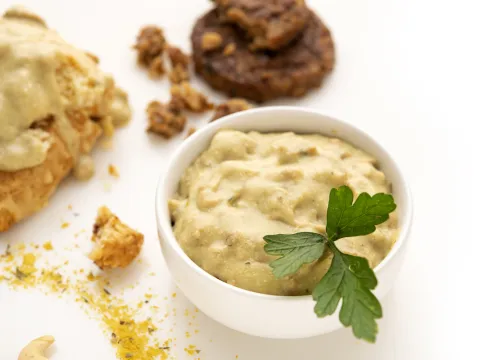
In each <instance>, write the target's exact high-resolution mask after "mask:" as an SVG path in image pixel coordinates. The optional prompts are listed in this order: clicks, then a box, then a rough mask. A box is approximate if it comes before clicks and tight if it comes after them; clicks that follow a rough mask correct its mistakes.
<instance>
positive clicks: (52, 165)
mask: <svg viewBox="0 0 480 360" xmlns="http://www.w3.org/2000/svg"><path fill="white" fill-rule="evenodd" d="M75 127H76V129H77V130H78V131H79V132H80V134H81V148H82V150H83V152H89V151H90V150H91V149H92V147H93V145H94V144H95V141H96V140H97V138H98V137H99V136H100V134H101V132H102V131H101V128H100V126H99V125H97V124H96V123H94V122H93V121H91V120H89V119H88V120H87V119H84V121H83V123H82V122H81V121H78V119H77V120H76V121H75ZM48 132H49V133H50V134H51V135H52V138H53V143H52V146H51V147H50V149H49V151H48V154H47V158H46V160H45V161H44V162H43V163H42V164H40V165H38V166H35V167H32V168H28V169H23V170H20V171H15V172H4V171H0V232H3V231H7V230H8V229H9V228H10V227H11V226H12V225H13V224H15V223H17V222H19V221H20V220H22V219H24V218H26V217H27V216H29V215H31V214H33V213H34V212H36V211H38V210H40V209H41V208H43V207H44V206H45V205H47V204H48V199H49V198H50V196H51V195H52V194H53V193H54V192H55V190H56V188H57V186H58V184H59V183H60V182H61V181H62V180H63V179H64V178H65V176H67V175H68V174H69V173H70V171H71V170H72V167H73V164H74V160H73V157H72V155H70V153H69V151H68V149H67V147H66V145H65V144H64V142H63V141H62V139H61V138H60V136H59V135H58V133H57V132H56V131H55V129H54V128H53V127H50V128H49V130H48Z"/></svg>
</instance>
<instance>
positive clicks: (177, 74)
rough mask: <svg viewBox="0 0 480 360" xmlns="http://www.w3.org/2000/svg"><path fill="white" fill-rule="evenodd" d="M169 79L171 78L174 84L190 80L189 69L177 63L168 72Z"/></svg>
mask: <svg viewBox="0 0 480 360" xmlns="http://www.w3.org/2000/svg"><path fill="white" fill-rule="evenodd" d="M168 80H170V82H171V83H172V84H180V83H182V82H183V81H188V80H190V75H189V74H188V69H186V68H184V67H183V66H181V65H175V67H173V68H172V69H171V70H170V72H169V73H168Z"/></svg>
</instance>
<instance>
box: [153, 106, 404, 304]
mask: <svg viewBox="0 0 480 360" xmlns="http://www.w3.org/2000/svg"><path fill="white" fill-rule="evenodd" d="M272 111H273V112H276V111H287V112H292V113H294V112H296V113H305V114H310V115H314V116H319V117H327V118H329V119H331V120H333V121H334V122H337V123H338V124H340V125H341V126H342V127H347V128H350V130H353V131H354V132H357V133H359V134H360V135H361V136H362V137H363V138H365V139H366V140H367V141H369V142H371V143H373V144H374V145H376V146H377V147H378V148H379V149H381V151H383V152H384V154H385V155H386V157H387V158H388V161H389V162H390V163H391V164H390V165H391V166H392V167H393V168H394V169H395V171H396V172H397V173H398V175H399V179H400V181H399V184H401V187H402V188H403V192H404V193H405V195H406V196H405V199H404V207H405V216H404V218H402V220H403V225H402V228H401V229H400V232H399V234H398V237H397V240H396V242H395V244H394V245H393V247H392V249H391V250H390V251H389V252H388V254H387V256H386V257H385V258H384V259H383V260H382V261H381V262H380V263H379V264H378V265H377V266H376V267H375V268H374V269H373V270H374V272H375V274H378V273H379V272H380V271H381V270H382V269H383V268H384V267H385V266H386V265H387V264H388V263H389V262H390V261H391V259H393V258H394V257H395V256H396V255H397V253H398V252H399V250H400V248H401V247H402V246H405V245H406V242H407V239H408V236H409V233H410V229H411V225H412V217H413V199H412V194H411V191H410V188H409V186H408V183H407V181H406V178H405V175H404V173H403V172H402V171H401V168H400V167H399V166H398V164H397V161H396V160H395V159H394V158H393V157H392V156H391V153H390V152H389V151H388V150H387V149H386V148H385V146H384V145H383V144H382V143H381V142H379V141H377V140H376V139H374V138H373V137H372V136H370V135H369V134H368V133H367V132H366V131H364V130H362V129H361V128H359V127H358V126H357V125H353V124H351V123H349V122H346V121H344V120H340V119H338V118H336V117H334V116H330V115H327V114H325V113H323V112H320V111H319V110H317V109H311V108H306V107H297V106H267V107H262V108H254V109H249V110H245V111H241V112H238V113H234V114H231V115H227V116H225V117H223V118H221V119H219V120H216V121H215V122H213V123H209V124H207V126H205V127H203V128H202V129H200V130H198V131H196V132H195V133H194V134H193V135H191V136H190V137H189V138H188V139H186V140H184V141H183V142H182V143H181V144H180V146H179V147H178V148H177V149H176V150H175V151H174V153H173V155H172V156H171V158H170V160H169V162H168V163H167V166H166V168H165V170H164V172H163V174H162V175H161V176H160V179H159V181H158V183H157V189H156V194H155V217H156V221H157V231H158V232H160V233H161V236H162V237H163V239H164V241H167V242H168V243H169V244H170V245H171V246H172V248H173V250H174V251H175V252H176V254H177V255H178V256H179V257H180V258H181V259H182V260H183V261H184V262H185V263H186V264H187V265H188V266H189V268H191V269H192V270H193V271H194V272H195V273H197V274H198V275H199V276H203V277H205V278H207V279H209V280H210V281H213V282H214V283H215V284H217V285H218V286H221V287H223V288H225V289H226V290H227V291H233V292H235V293H237V294H238V295H241V296H244V297H251V298H257V299H263V300H275V301H306V300H308V301H311V300H312V295H297V296H290V295H271V294H263V293H257V292H255V291H250V290H246V289H242V288H239V287H236V286H233V285H231V284H228V283H226V282H224V281H222V280H220V279H217V278H216V277H214V276H213V275H211V274H210V273H208V272H207V271H205V270H203V269H202V268H201V267H200V266H198V265H197V264H196V263H195V262H194V261H193V260H192V259H190V258H189V257H188V255H187V254H186V253H185V251H183V249H182V247H181V246H180V244H179V243H178V241H177V239H176V238H175V235H174V234H173V229H172V228H171V224H170V221H168V222H166V223H165V222H164V221H163V219H162V217H163V216H164V215H165V216H166V217H169V214H168V205H167V207H166V208H167V214H163V211H162V207H161V206H159V204H160V202H161V201H168V199H166V198H165V196H163V195H164V190H165V188H166V186H167V178H168V174H169V171H170V169H171V168H172V167H173V166H174V165H175V163H176V160H177V159H178V158H179V157H181V156H182V155H183V154H184V153H186V152H188V150H189V148H190V147H191V145H192V144H193V143H195V141H196V139H198V138H201V137H202V136H206V134H207V135H208V134H209V133H210V131H212V129H213V130H215V129H216V130H217V131H218V130H220V129H227V128H230V129H233V130H235V124H234V123H235V121H239V120H238V119H241V118H243V117H245V116H252V115H254V114H257V113H262V112H272ZM226 124H228V125H229V126H230V127H229V126H224V125H226ZM252 131H255V130H254V127H252ZM291 131H292V132H295V131H294V130H291ZM339 139H342V138H341V136H339ZM372 156H373V154H372ZM165 226H167V227H168V228H169V230H170V231H166V229H164V227H165ZM167 267H168V265H167Z"/></svg>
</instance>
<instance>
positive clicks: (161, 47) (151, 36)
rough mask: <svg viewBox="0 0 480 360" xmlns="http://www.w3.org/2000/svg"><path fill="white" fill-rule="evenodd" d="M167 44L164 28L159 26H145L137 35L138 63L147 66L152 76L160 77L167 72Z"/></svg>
mask: <svg viewBox="0 0 480 360" xmlns="http://www.w3.org/2000/svg"><path fill="white" fill-rule="evenodd" d="M166 46H167V41H166V40H165V36H164V34H163V30H162V29H160V28H159V27H157V26H154V25H149V26H145V27H143V28H142V29H141V30H140V33H139V34H138V35H137V42H136V44H135V46H134V48H135V49H136V50H137V61H138V64H139V65H141V66H144V67H146V68H147V69H148V70H149V74H150V76H152V77H158V76H160V75H162V74H164V73H165V68H164V65H163V52H164V51H165V48H166Z"/></svg>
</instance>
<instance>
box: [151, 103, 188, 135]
mask: <svg viewBox="0 0 480 360" xmlns="http://www.w3.org/2000/svg"><path fill="white" fill-rule="evenodd" d="M147 115H148V128H147V131H148V132H151V133H155V134H157V135H160V136H163V137H164V138H166V139H169V138H171V137H172V136H173V135H175V134H177V133H179V132H181V131H183V129H184V127H185V122H186V121H187V119H186V118H185V116H184V115H183V114H182V113H181V109H179V107H178V106H176V105H175V103H173V104H172V103H168V104H163V103H161V102H159V101H152V102H151V103H150V104H148V107H147Z"/></svg>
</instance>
